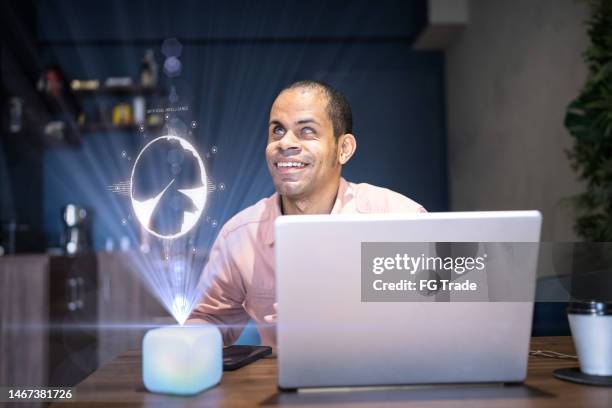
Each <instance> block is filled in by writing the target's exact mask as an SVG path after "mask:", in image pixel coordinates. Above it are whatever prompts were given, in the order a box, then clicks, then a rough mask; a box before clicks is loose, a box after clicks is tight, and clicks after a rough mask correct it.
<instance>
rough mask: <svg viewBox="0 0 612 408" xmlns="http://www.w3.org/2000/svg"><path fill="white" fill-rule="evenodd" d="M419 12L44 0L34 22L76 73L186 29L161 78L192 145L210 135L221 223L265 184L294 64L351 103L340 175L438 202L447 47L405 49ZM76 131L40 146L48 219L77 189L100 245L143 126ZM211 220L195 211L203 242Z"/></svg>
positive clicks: (107, 69)
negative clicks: (271, 115)
mask: <svg viewBox="0 0 612 408" xmlns="http://www.w3.org/2000/svg"><path fill="white" fill-rule="evenodd" d="M424 13H425V10H424V4H423V2H420V1H419V2H407V1H376V2H365V1H357V2H355V1H350V2H349V1H331V2H330V1H320V2H297V1H291V2H281V1H268V2H249V1H234V2H191V1H179V2H176V1H175V2H149V1H147V2H100V3H99V4H90V3H89V2H88V3H86V4H81V2H76V1H51V2H49V1H41V2H40V3H39V15H38V21H39V27H38V29H39V33H40V34H39V35H40V38H39V40H40V44H41V46H42V55H43V57H44V59H45V61H46V62H48V63H54V62H56V63H58V64H59V65H60V66H62V68H63V69H64V71H65V73H66V75H67V76H68V77H72V78H106V77H108V76H120V75H129V76H132V77H133V78H134V79H136V78H137V77H138V69H139V66H140V61H141V59H142V56H143V54H144V51H145V50H146V49H147V48H153V49H154V50H155V53H156V58H157V61H158V62H159V63H160V64H161V63H162V62H163V59H162V58H163V57H162V56H161V54H160V45H161V41H162V40H163V39H164V38H167V37H177V38H178V39H179V40H180V41H181V42H182V43H183V45H184V47H183V52H182V56H181V61H182V63H183V71H182V75H181V76H180V78H178V79H175V80H173V81H172V82H170V81H166V83H165V84H166V85H170V84H171V83H172V84H173V85H175V86H176V87H177V93H178V94H179V97H180V101H179V105H189V107H190V111H189V112H188V114H187V119H188V120H196V121H197V122H198V127H197V128H196V129H195V130H194V132H193V136H192V139H193V141H194V143H195V145H196V147H197V148H198V149H199V150H200V152H202V153H204V152H207V151H209V150H210V148H211V147H212V146H216V147H217V148H218V153H217V154H216V155H213V157H211V159H210V160H209V161H208V163H207V169H208V172H209V174H210V176H211V177H212V179H213V180H214V181H216V182H224V183H225V184H226V185H227V190H226V191H225V192H223V193H217V194H214V195H213V197H212V200H211V203H210V205H209V207H208V208H207V210H206V211H207V215H208V216H210V217H211V219H216V220H217V221H218V224H219V225H222V224H223V223H224V222H225V221H226V220H227V219H228V218H229V217H231V216H232V215H233V214H235V213H236V212H237V211H239V210H240V209H242V208H244V207H246V206H248V205H250V204H252V203H254V202H256V201H257V200H259V199H260V198H262V197H264V196H267V195H269V194H271V193H272V192H273V187H272V184H271V181H270V179H269V175H268V172H267V169H266V166H265V162H264V149H265V144H266V134H267V126H266V124H267V119H268V118H267V115H268V111H269V107H270V105H271V103H272V101H273V99H274V97H275V95H276V93H277V92H278V91H279V89H281V88H282V87H283V86H284V85H286V84H288V83H290V82H291V81H294V80H297V79H304V78H315V79H320V80H324V81H326V82H329V83H330V84H332V85H334V86H336V87H337V88H339V89H340V90H341V91H343V92H344V93H345V94H346V95H347V97H348V99H349V101H350V102H351V104H352V106H353V114H354V122H355V126H354V130H355V133H356V135H357V141H358V149H357V154H356V156H355V157H354V158H353V159H352V160H351V162H350V163H349V165H348V166H347V168H346V171H345V177H346V178H347V179H349V180H351V181H355V182H369V183H373V184H377V185H381V186H385V187H389V188H391V189H393V190H396V191H399V192H401V193H403V194H405V195H407V196H409V197H411V198H413V199H415V200H417V201H419V202H421V203H422V204H423V205H425V206H426V207H427V208H428V209H429V210H433V211H436V210H446V209H447V208H448V199H447V177H446V130H445V119H444V118H445V113H444V81H443V64H444V61H443V56H442V54H441V53H437V52H416V51H413V50H412V49H411V41H412V40H413V39H414V36H415V35H416V33H417V32H418V31H419V29H420V28H421V27H422V24H423V21H424ZM162 77H163V74H162ZM187 123H189V122H187ZM83 141H84V143H83V146H82V148H79V149H73V148H56V149H52V150H48V151H47V152H46V153H45V159H44V223H45V230H46V231H47V234H48V238H49V240H50V241H51V242H54V241H56V240H57V237H58V236H59V228H60V223H59V215H58V214H59V208H60V207H61V206H62V205H64V204H65V203H67V202H76V203H82V204H85V205H87V206H91V207H93V208H94V209H95V212H96V215H95V217H96V222H95V224H94V228H95V243H96V245H97V247H98V248H100V247H101V246H102V245H103V242H104V240H105V239H106V237H113V238H115V239H116V238H117V237H118V236H121V235H123V234H124V232H123V231H124V230H122V225H121V219H122V218H124V217H127V216H128V215H129V214H130V210H129V203H128V200H126V199H123V198H120V197H118V196H115V195H113V194H111V193H109V192H107V190H106V187H107V186H108V185H110V184H112V183H116V182H118V181H121V180H125V179H126V178H128V177H129V171H130V164H131V163H130V162H129V161H127V160H126V159H125V158H123V157H122V156H121V152H122V151H126V152H128V155H136V154H137V152H138V149H139V147H142V145H143V142H144V139H143V137H142V135H138V134H133V135H131V134H108V133H98V134H85V135H84V136H83ZM217 229H218V228H217ZM215 231H216V229H213V228H211V227H210V224H207V223H205V222H203V223H202V224H201V226H200V231H199V240H200V242H201V243H202V244H209V243H210V242H211V240H212V239H213V238H214V235H215ZM126 235H129V234H126Z"/></svg>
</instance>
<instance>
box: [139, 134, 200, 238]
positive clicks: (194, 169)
mask: <svg viewBox="0 0 612 408" xmlns="http://www.w3.org/2000/svg"><path fill="white" fill-rule="evenodd" d="M153 171H154V172H155V174H156V175H157V177H154V178H152V177H150V176H149V175H150V174H151V172H153ZM130 185H131V191H130V199H131V202H132V208H133V210H134V214H135V215H136V218H137V219H138V221H139V222H140V224H141V225H142V227H143V228H144V229H145V230H147V231H148V232H149V233H150V234H152V235H154V236H156V237H158V238H162V239H174V238H178V237H180V236H182V235H184V234H186V233H187V232H189V231H190V230H191V229H192V228H193V227H194V226H195V225H196V223H197V222H198V220H199V218H200V216H201V215H202V211H203V210H204V207H205V205H206V196H207V191H208V179H207V176H206V169H205V168H204V163H203V162H202V159H201V157H200V155H199V154H198V152H197V151H196V149H195V148H194V147H193V146H192V145H191V144H190V143H189V142H187V141H186V140H185V139H182V138H180V137H178V136H172V135H167V136H162V137H158V138H157V139H154V140H152V141H151V142H149V143H148V144H147V145H146V146H145V147H144V149H142V151H141V152H140V153H139V154H138V157H137V158H136V161H135V162H134V167H133V169H132V174H131V177H130Z"/></svg>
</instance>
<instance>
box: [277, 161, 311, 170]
mask: <svg viewBox="0 0 612 408" xmlns="http://www.w3.org/2000/svg"><path fill="white" fill-rule="evenodd" d="M274 166H275V167H276V168H278V169H279V170H293V169H295V170H298V169H303V168H304V167H306V166H308V163H304V162H301V161H295V160H293V161H290V160H286V161H278V162H276V163H274Z"/></svg>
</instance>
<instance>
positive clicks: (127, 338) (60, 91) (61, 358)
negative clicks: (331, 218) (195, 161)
mask: <svg viewBox="0 0 612 408" xmlns="http://www.w3.org/2000/svg"><path fill="white" fill-rule="evenodd" d="M0 4H1V7H2V9H1V11H0V16H1V17H0V20H1V24H0V30H1V32H2V35H1V36H0V44H1V54H0V67H1V73H0V92H1V93H0V107H1V122H0V123H1V129H0V224H1V225H2V230H1V231H2V233H1V235H0V253H2V254H3V255H4V256H3V258H0V292H1V293H0V306H1V307H2V309H1V310H0V317H1V320H0V329H2V330H3V331H2V336H1V338H0V356H2V357H1V358H2V359H4V356H6V355H8V354H10V353H13V352H15V350H28V351H29V355H30V356H31V357H30V359H31V362H30V363H29V364H25V365H24V367H22V368H19V367H16V366H11V365H9V364H4V365H2V367H1V368H0V383H1V384H6V385H9V383H15V384H26V383H27V384H30V385H35V384H42V383H55V384H72V383H75V382H76V381H78V380H80V379H81V378H83V377H84V376H85V375H86V374H88V373H90V372H91V371H92V370H93V369H95V368H96V367H98V366H99V365H101V364H103V363H104V362H106V361H108V360H109V359H110V358H112V357H113V356H115V355H116V354H118V353H120V352H122V351H125V349H127V348H130V347H136V346H137V344H138V339H139V335H138V334H134V333H133V332H136V331H137V330H127V329H126V328H125V327H124V326H120V325H118V326H117V327H111V326H112V325H111V324H112V323H113V321H115V320H116V321H117V322H121V324H124V323H126V322H133V323H134V324H137V323H138V324H140V323H142V322H143V321H146V322H153V323H151V324H154V322H157V321H160V320H159V319H163V318H167V317H168V314H167V312H166V311H165V310H164V309H163V308H162V307H161V306H160V305H159V302H158V301H157V300H156V299H155V298H154V297H153V296H151V295H150V294H149V292H148V291H147V290H146V289H147V288H146V283H142V282H141V281H140V280H139V279H138V276H137V275H138V274H137V273H133V272H130V269H133V268H134V265H133V263H131V262H129V261H126V258H130V257H133V256H135V255H133V254H134V252H139V251H140V250H142V248H143V245H149V243H148V242H147V239H146V234H143V233H142V231H140V229H139V227H138V223H137V221H136V220H135V218H134V216H133V214H132V211H131V205H130V200H129V197H126V196H125V191H124V188H125V185H126V184H125V183H126V182H127V181H128V180H129V178H130V172H131V169H132V166H133V164H134V161H135V159H136V156H137V154H138V152H139V151H140V149H142V148H143V146H144V145H145V144H146V143H147V141H150V140H152V139H153V138H154V137H155V136H156V135H162V134H164V133H165V132H167V131H168V129H169V128H171V129H174V130H178V131H180V132H182V133H184V134H185V135H186V137H187V138H188V139H189V140H190V142H191V143H192V144H193V145H194V146H195V148H196V149H197V150H198V151H199V152H200V154H201V156H202V158H203V160H204V162H205V164H206V170H207V174H208V177H209V179H210V184H211V187H210V188H209V191H210V194H209V199H208V202H207V205H206V208H205V210H204V211H205V212H204V215H203V217H202V221H201V222H200V224H198V226H197V227H196V229H195V230H194V231H193V232H192V233H191V234H190V237H189V243H188V246H189V247H192V246H193V247H195V248H198V249H199V250H201V253H202V259H199V260H198V262H202V263H203V262H205V256H206V255H205V254H206V249H207V248H209V247H210V245H211V244H212V242H213V240H214V238H215V237H216V233H217V232H218V230H219V228H220V227H221V226H222V225H223V224H224V223H225V221H227V220H228V219H229V218H230V217H231V216H232V215H234V214H235V213H236V212H238V211H239V210H241V209H243V208H245V207H247V206H249V205H251V204H253V203H255V202H256V201H258V200H259V199H261V198H263V197H265V196H268V195H270V194H271V193H272V192H273V186H272V183H271V181H270V178H269V175H268V171H267V168H266V164H265V161H264V149H265V145H266V138H267V120H268V113H269V108H270V105H271V103H272V101H273V100H274V97H275V96H276V94H277V93H278V92H279V90H281V89H282V88H283V87H284V86H286V85H287V84H289V83H291V82H292V81H295V80H300V79H317V80H321V81H325V82H327V83H329V84H331V85H332V86H334V87H336V88H338V89H339V90H341V91H342V92H343V93H344V94H345V95H346V96H347V97H348V100H349V102H350V103H351V105H352V108H353V117H354V133H355V134H356V137H357V141H358V149H357V154H356V156H355V157H354V158H353V159H352V160H351V162H350V163H349V165H348V166H347V167H346V169H345V173H344V177H345V178H347V179H348V180H350V181H353V182H368V183H372V184H375V185H379V186H384V187H388V188H390V189H392V190H395V191H398V192H400V193H402V194H404V195H406V196H408V197H411V198H412V199H414V200H416V201H418V202H419V203H421V204H423V205H424V206H425V207H426V208H427V209H428V210H429V211H461V210H469V211H472V210H522V209H537V210H540V211H541V212H542V213H543V216H544V224H543V233H542V239H543V240H545V241H573V240H576V239H578V238H579V237H578V236H577V235H576V233H575V230H574V229H573V226H574V224H575V222H576V220H575V214H574V212H573V210H572V206H571V205H570V204H569V203H568V202H569V199H570V197H572V196H574V195H576V194H578V193H580V192H581V191H582V190H584V185H581V184H580V183H579V182H578V181H577V178H578V177H577V174H576V173H575V172H574V171H573V170H572V167H571V163H570V160H569V159H568V156H567V154H566V152H565V151H566V149H569V148H571V146H572V144H573V141H572V138H571V135H570V132H568V130H567V129H566V127H565V126H564V119H565V116H566V112H567V107H568V105H569V103H570V102H571V101H572V100H574V99H575V98H576V97H577V96H578V94H579V92H580V90H581V88H582V87H583V85H584V84H585V81H586V80H587V74H588V70H587V65H586V64H585V62H584V61H583V58H582V54H583V52H585V50H586V49H587V47H588V45H589V40H588V36H587V27H586V26H585V21H586V20H587V19H588V17H589V4H588V3H587V2H582V1H574V0H538V1H532V0H515V1H506V0H469V1H468V0H410V1H405V0H377V1H366V0H356V1H348V0H326V1H308V2H304V1H293V0H291V1H280V0H279V1H275V0H267V1H257V2H253V1H247V0H231V1H195V0H174V1H161V0H150V1H129V2H128V1H111V0H105V1H88V2H82V1H75V0H45V1H42V0H40V1H36V0H20V1H6V0H2V1H1V2H0ZM121 193H123V194H121ZM26 254H27V255H26ZM198 265H199V264H198ZM549 306H550V305H547V306H546V307H544V309H542V308H540V309H538V310H537V311H536V314H538V313H540V315H538V316H536V323H535V326H534V333H535V334H563V333H567V323H566V322H565V321H564V312H563V311H562V310H563V308H560V307H556V306H555V307H553V308H550V307H549ZM547 307H548V308H549V309H546V308H547ZM563 307H564V306H563ZM156 319H158V320H156ZM10 322H28V324H31V325H33V326H35V327H43V328H46V327H48V325H49V324H50V322H59V323H58V325H59V326H58V327H59V329H58V330H50V331H48V330H46V329H45V330H34V329H32V330H30V331H28V334H27V335H26V334H24V330H29V329H26V328H24V327H21V326H20V330H15V328H14V327H13V326H10V324H9V323H10ZM74 322H77V323H79V325H80V327H81V328H80V329H78V330H73V329H70V326H69V325H68V323H74ZM99 322H104V323H105V324H107V327H99V326H98V325H97V324H98V323H99ZM3 323H4V326H2V324H3ZM88 324H90V326H87V325H88ZM37 325H38V326H37ZM22 326H24V325H22ZM137 328H138V327H137ZM126 331H129V333H126ZM24 339H25V340H24Z"/></svg>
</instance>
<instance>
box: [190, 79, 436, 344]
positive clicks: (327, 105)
mask: <svg viewBox="0 0 612 408" xmlns="http://www.w3.org/2000/svg"><path fill="white" fill-rule="evenodd" d="M356 147H357V142H356V139H355V136H354V135H353V134H352V113H351V108H350V106H349V104H348V102H347V100H346V98H345V97H344V96H343V95H342V94H341V93H340V92H338V91H336V90H335V89H333V88H332V87H330V86H329V85H326V84H323V83H321V82H317V81H299V82H296V83H294V84H292V85H290V86H289V87H288V88H285V89H284V90H283V91H282V92H281V93H280V94H279V95H278V96H277V98H276V100H275V101H274V103H273V105H272V108H271V110H270V123H269V128H268V146H267V148H266V161H267V163H268V169H269V171H270V174H271V176H272V181H273V183H274V187H275V188H276V193H275V194H273V195H272V196H270V197H268V198H265V199H262V200H261V201H259V202H257V203H256V204H254V205H252V206H251V207H248V208H246V209H245V210H243V211H241V212H240V213H238V214H236V215H235V216H234V217H233V218H232V219H230V220H229V221H228V222H227V223H226V224H225V225H224V227H223V228H222V229H221V231H220V232H219V236H218V237H217V240H216V241H215V244H214V245H213V247H212V249H211V252H210V258H209V262H208V264H207V265H206V268H205V270H204V274H203V278H202V285H201V287H202V290H203V292H204V296H203V298H202V301H201V303H200V304H199V305H198V306H197V307H196V309H195V310H194V312H193V313H192V315H191V317H190V319H189V321H188V323H190V324H191V323H197V322H209V323H214V324H218V325H219V326H220V328H221V331H222V333H223V341H224V343H225V345H230V344H232V343H233V342H234V341H235V340H236V339H237V338H238V336H239V335H240V333H241V331H242V328H243V327H244V325H245V324H246V323H247V322H248V320H249V319H253V320H254V321H255V323H256V324H257V329H258V331H259V334H260V336H261V340H262V344H265V345H274V344H275V343H276V336H275V330H274V329H275V326H274V323H275V320H276V315H275V313H276V305H275V303H274V302H275V300H274V299H275V276H274V220H275V219H276V218H277V217H278V216H280V215H293V214H330V213H331V214H339V213H389V212H398V213H402V212H403V213H415V212H425V209H424V208H423V207H422V206H421V205H419V204H417V203H416V202H414V201H412V200H410V199H409V198H406V197H404V196H402V195H401V194H398V193H395V192H393V191H391V190H387V189H385V188H380V187H375V186H372V185H369V184H353V183H349V182H347V181H346V180H344V179H343V178H342V177H341V172H342V166H344V165H345V164H346V163H347V162H348V161H349V160H350V159H351V157H352V156H353V154H354V153H355V149H356ZM314 296H315V294H313V297H314Z"/></svg>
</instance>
